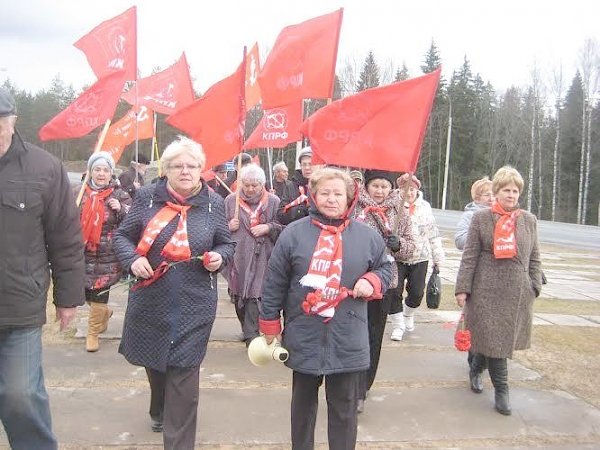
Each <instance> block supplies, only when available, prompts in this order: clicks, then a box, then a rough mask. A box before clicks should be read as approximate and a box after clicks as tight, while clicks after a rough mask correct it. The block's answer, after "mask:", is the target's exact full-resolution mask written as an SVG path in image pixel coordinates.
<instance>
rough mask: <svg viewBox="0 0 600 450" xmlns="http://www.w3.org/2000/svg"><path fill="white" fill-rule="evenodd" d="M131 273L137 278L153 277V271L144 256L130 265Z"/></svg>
mask: <svg viewBox="0 0 600 450" xmlns="http://www.w3.org/2000/svg"><path fill="white" fill-rule="evenodd" d="M130 270H131V273H132V274H134V275H135V276H136V277H139V278H150V277H151V276H152V275H154V270H152V266H151V265H150V262H149V261H148V258H146V257H145V256H140V257H139V258H138V259H136V260H135V261H134V262H133V264H132V265H131V269H130Z"/></svg>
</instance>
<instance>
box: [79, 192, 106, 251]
mask: <svg viewBox="0 0 600 450" xmlns="http://www.w3.org/2000/svg"><path fill="white" fill-rule="evenodd" d="M113 190H114V189H113V188H108V189H104V190H102V191H95V190H94V189H92V188H91V187H90V186H89V185H87V184H86V185H85V192H86V194H87V196H88V198H87V200H86V201H85V203H84V204H83V208H82V209H81V216H80V218H79V220H80V222H81V231H82V234H83V243H84V244H85V246H86V248H87V249H88V250H90V251H92V252H95V251H96V249H97V248H98V244H99V243H100V235H101V234H102V225H104V201H105V200H106V198H107V197H108V196H110V194H112V193H113Z"/></svg>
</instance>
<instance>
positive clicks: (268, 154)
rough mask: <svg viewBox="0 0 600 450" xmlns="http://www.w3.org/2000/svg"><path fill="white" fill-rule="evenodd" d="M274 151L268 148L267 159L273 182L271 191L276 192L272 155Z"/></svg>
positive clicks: (270, 177) (270, 178)
mask: <svg viewBox="0 0 600 450" xmlns="http://www.w3.org/2000/svg"><path fill="white" fill-rule="evenodd" d="M272 151H273V150H272V148H271V147H267V159H268V164H269V180H270V181H271V189H273V190H275V188H274V187H273V156H272V155H271V152H272Z"/></svg>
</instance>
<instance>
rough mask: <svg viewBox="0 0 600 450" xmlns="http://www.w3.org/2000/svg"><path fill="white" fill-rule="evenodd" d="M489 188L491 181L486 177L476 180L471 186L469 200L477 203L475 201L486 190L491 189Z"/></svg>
mask: <svg viewBox="0 0 600 450" xmlns="http://www.w3.org/2000/svg"><path fill="white" fill-rule="evenodd" d="M491 187H492V180H490V179H489V178H488V177H487V176H485V177H483V178H481V179H480V180H477V181H476V182H475V183H473V186H471V198H472V199H473V201H477V199H478V198H479V197H481V194H483V193H484V192H485V191H486V189H488V188H490V189H491Z"/></svg>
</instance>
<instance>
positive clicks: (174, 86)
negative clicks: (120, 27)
mask: <svg viewBox="0 0 600 450" xmlns="http://www.w3.org/2000/svg"><path fill="white" fill-rule="evenodd" d="M136 94H137V99H138V104H139V105H143V106H147V107H148V108H150V109H152V110H154V111H156V112H159V113H162V114H167V115H170V114H173V113H174V112H176V111H177V110H179V109H181V108H183V107H185V106H187V105H189V104H191V103H192V102H193V101H194V89H193V87H192V80H191V78H190V70H189V67H188V63H187V59H186V57H185V53H183V54H182V55H181V57H180V58H179V59H178V60H177V62H175V63H174V64H173V65H172V66H170V67H168V68H166V69H165V70H163V71H161V72H158V73H155V74H154V75H150V76H149V77H145V78H141V79H140V80H138V81H137V92H136V86H135V85H134V86H132V87H131V89H129V90H128V91H127V92H126V93H125V94H123V100H125V101H126V102H127V103H129V104H130V105H132V106H135V104H136Z"/></svg>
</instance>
